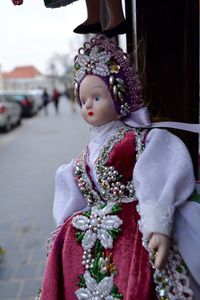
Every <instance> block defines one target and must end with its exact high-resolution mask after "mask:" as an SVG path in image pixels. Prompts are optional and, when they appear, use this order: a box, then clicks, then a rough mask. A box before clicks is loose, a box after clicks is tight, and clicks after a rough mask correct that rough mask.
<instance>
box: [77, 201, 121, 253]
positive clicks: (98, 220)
mask: <svg viewBox="0 0 200 300" xmlns="http://www.w3.org/2000/svg"><path fill="white" fill-rule="evenodd" d="M115 208H116V205H115V203H108V204H107V205H106V206H105V207H104V208H102V209H100V208H99V207H98V206H93V207H92V209H91V214H90V216H89V217H87V216H84V215H78V216H75V217H74V218H73V220H72V224H73V226H74V227H75V228H77V229H80V230H81V231H85V233H84V235H83V239H82V246H83V249H84V250H90V249H91V248H92V247H93V246H94V245H95V243H96V240H97V239H98V240H99V241H100V243H101V245H102V246H103V247H104V249H108V248H110V249H112V247H113V237H112V232H114V233H118V232H120V229H119V227H120V225H121V224H122V221H121V220H120V218H119V217H118V216H112V215H110V214H111V213H113V209H115Z"/></svg>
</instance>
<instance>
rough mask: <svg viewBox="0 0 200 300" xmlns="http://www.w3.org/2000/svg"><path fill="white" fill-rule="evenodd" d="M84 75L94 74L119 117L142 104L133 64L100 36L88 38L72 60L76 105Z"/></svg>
mask: <svg viewBox="0 0 200 300" xmlns="http://www.w3.org/2000/svg"><path fill="white" fill-rule="evenodd" d="M86 75H95V76H98V77H100V78H101V79H102V80H103V81H104V82H105V83H106V85H107V86H108V88H109V91H110V93H111V96H112V98H113V101H114V105H115V109H116V111H117V113H118V114H119V115H120V116H121V117H124V116H126V115H128V114H129V113H130V112H133V111H136V110H137V109H139V108H140V107H141V106H143V100H142V86H141V82H140V79H139V76H138V74H137V71H136V69H135V66H134V65H132V64H131V63H130V60H129V59H128V56H127V54H126V53H124V52H123V50H122V49H121V48H120V47H118V46H117V45H116V43H115V42H114V41H112V40H111V39H108V38H106V37H105V36H102V35H101V36H98V37H95V38H92V39H91V40H90V42H86V43H84V45H83V47H82V48H80V49H79V51H78V55H77V56H76V57H75V59H74V86H75V98H76V100H77V102H78V104H79V105H80V106H81V102H80V99H79V88H80V83H81V81H82V80H83V79H84V78H85V76H86Z"/></svg>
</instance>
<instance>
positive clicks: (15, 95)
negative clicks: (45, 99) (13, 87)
mask: <svg viewBox="0 0 200 300" xmlns="http://www.w3.org/2000/svg"><path fill="white" fill-rule="evenodd" d="M0 95H3V96H4V97H6V98H8V99H9V101H13V102H16V103H18V104H19V105H20V106H21V109H22V116H23V117H31V116H33V115H35V114H37V112H38V110H39V107H40V103H38V99H37V97H36V96H35V94H34V93H32V91H0Z"/></svg>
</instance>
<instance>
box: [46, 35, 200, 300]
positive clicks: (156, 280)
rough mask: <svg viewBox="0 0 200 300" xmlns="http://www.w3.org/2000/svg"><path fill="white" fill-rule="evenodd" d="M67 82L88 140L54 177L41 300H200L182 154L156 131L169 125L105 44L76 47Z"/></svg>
mask: <svg viewBox="0 0 200 300" xmlns="http://www.w3.org/2000/svg"><path fill="white" fill-rule="evenodd" d="M91 62H92V63H91ZM91 64H92V67H91ZM74 77H75V78H74V81H75V96H76V100H77V103H78V104H79V106H80V110H81V114H82V117H83V119H84V120H85V121H86V122H87V123H88V124H89V125H90V126H91V141H90V143H89V144H88V145H87V146H86V148H85V150H83V151H82V152H81V154H80V155H79V156H78V157H77V159H76V160H72V161H71V162H70V163H69V164H65V165H63V166H61V167H60V168H59V169H58V171H57V173H56V189H55V199H54V207H53V214H54V218H55V221H56V223H57V225H58V228H57V230H56V231H55V232H54V235H53V236H52V238H53V243H52V244H51V246H50V252H49V256H48V260H47V264H46V270H45V274H44V281H43V287H42V294H41V297H42V300H60V299H71V300H72V299H73V300H74V299H79V300H82V299H110V300H114V299H122V298H123V299H126V300H155V299H171V300H172V299H181V300H186V299H187V300H189V299H190V300H192V299H199V295H200V259H199V253H200V231H199V217H200V204H199V203H198V201H195V198H192V199H190V201H188V198H189V197H190V196H191V195H193V192H194V188H195V178H194V172H193V166H192V161H191V158H190V155H189V153H188V150H187V148H186V147H185V145H184V144H183V142H182V141H181V140H180V139H179V138H177V137H176V136H175V135H173V134H171V133H170V132H168V131H167V130H166V129H160V128H159V127H170V126H171V127H172V124H171V122H165V124H162V122H160V123H151V121H150V117H149V112H148V109H147V107H145V106H144V101H143V98H142V86H141V82H140V79H139V77H138V74H137V72H136V69H135V67H134V65H132V64H131V63H130V61H129V60H128V56H127V54H126V53H124V52H123V50H122V49H121V48H119V47H118V46H117V45H116V44H115V43H114V42H113V41H112V40H110V39H107V38H105V36H99V37H96V38H93V39H92V40H91V41H90V42H87V43H85V44H84V46H83V47H82V48H81V50H80V49H79V51H78V55H77V56H76V58H75V64H74ZM173 126H176V128H183V127H184V130H186V129H188V128H191V127H190V126H187V125H186V124H185V125H183V124H180V123H173ZM193 128H194V130H195V131H196V132H200V125H195V124H194V125H193ZM191 253H192V255H191ZM183 259H184V261H183ZM195 297H196V298H195Z"/></svg>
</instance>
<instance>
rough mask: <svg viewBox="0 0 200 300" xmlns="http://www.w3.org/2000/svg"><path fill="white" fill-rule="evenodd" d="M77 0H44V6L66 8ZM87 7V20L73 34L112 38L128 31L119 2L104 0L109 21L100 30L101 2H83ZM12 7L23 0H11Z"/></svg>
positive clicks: (98, 0) (97, 0)
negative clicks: (103, 35) (89, 34)
mask: <svg viewBox="0 0 200 300" xmlns="http://www.w3.org/2000/svg"><path fill="white" fill-rule="evenodd" d="M75 1H77V0H44V4H45V6H46V7H49V8H58V7H61V6H66V5H69V4H71V3H72V2H75ZM85 1H86V6H87V14H88V17H87V20H86V21H85V22H84V23H82V24H80V25H79V26H77V27H76V28H75V29H74V30H73V31H74V32H75V33H82V34H86V33H103V34H105V35H106V36H107V37H113V36H116V35H118V34H123V33H126V32H127V31H128V25H127V22H126V20H125V18H124V13H123V9H122V2H121V0H105V2H106V6H107V8H108V11H109V16H110V20H109V23H108V24H107V26H106V27H105V28H104V29H103V30H102V24H101V22H100V3H101V0H85ZM12 2H13V4H14V5H21V4H23V0H12Z"/></svg>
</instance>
